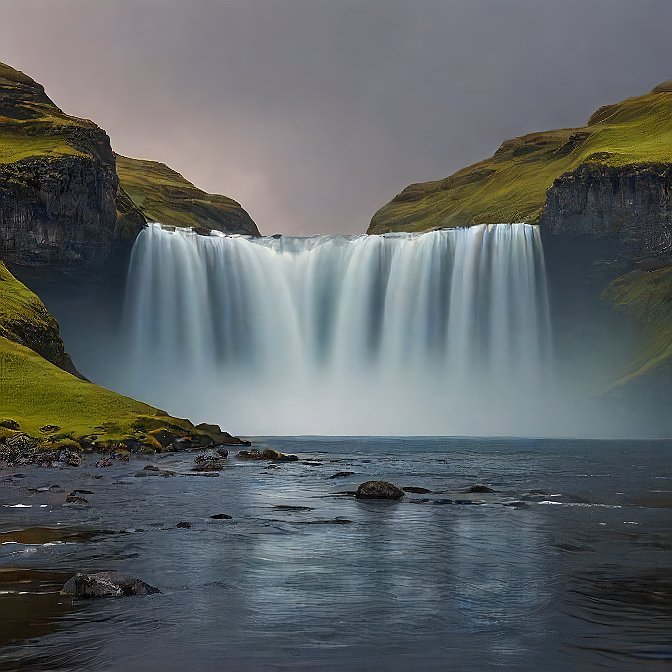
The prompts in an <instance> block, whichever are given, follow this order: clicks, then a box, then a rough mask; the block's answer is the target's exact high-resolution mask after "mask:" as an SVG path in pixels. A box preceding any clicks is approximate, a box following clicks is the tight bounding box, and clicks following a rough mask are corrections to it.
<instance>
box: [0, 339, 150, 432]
mask: <svg viewBox="0 0 672 672" xmlns="http://www.w3.org/2000/svg"><path fill="white" fill-rule="evenodd" d="M156 412H157V411H156V409H154V408H152V407H151V406H148V405H147V404H143V403H141V402H138V401H135V400H133V399H129V398H128V397H124V396H122V395H120V394H116V393H115V392H111V391H110V390H106V389H104V388H102V387H98V386H97V385H93V384H92V383H88V382H86V381H83V380H80V379H79V378H77V377H75V376H73V375H71V374H69V373H66V372H65V371H63V370H62V369H59V368H58V367H56V366H54V365H53V364H51V363H50V362H47V361H46V360H45V359H43V358H42V357H40V356H39V355H38V354H37V353H35V352H33V351H32V350H30V349H28V348H26V347H24V346H22V345H20V344H18V343H14V342H12V341H9V340H8V339H6V338H2V337H0V414H1V415H2V416H3V417H5V416H7V417H11V418H16V420H17V421H18V422H19V423H20V424H21V429H22V430H23V431H24V432H26V433H27V434H30V435H32V436H37V437H39V436H40V431H39V430H40V427H42V426H44V425H47V424H56V425H58V426H59V427H60V428H61V429H60V433H61V434H67V435H68V436H69V437H71V438H72V439H74V440H76V439H78V438H81V437H83V436H89V435H97V436H101V437H103V436H105V437H107V438H123V437H125V436H129V435H132V434H133V433H134V427H135V424H136V423H137V422H138V420H140V419H141V418H143V416H153V415H155V414H156Z"/></svg>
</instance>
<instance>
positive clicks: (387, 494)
mask: <svg viewBox="0 0 672 672" xmlns="http://www.w3.org/2000/svg"><path fill="white" fill-rule="evenodd" d="M355 496H356V497H357V499H401V498H402V497H403V496H404V491H403V490H402V489H401V488H400V487H399V486H397V485H394V483H388V482H387V481H366V483H362V484H361V485H360V486H359V487H358V488H357V494H356V495H355Z"/></svg>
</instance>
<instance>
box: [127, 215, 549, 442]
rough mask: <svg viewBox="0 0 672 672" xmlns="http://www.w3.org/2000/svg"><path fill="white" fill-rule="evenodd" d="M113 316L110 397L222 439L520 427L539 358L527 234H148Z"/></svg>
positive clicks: (539, 275) (542, 281)
mask: <svg viewBox="0 0 672 672" xmlns="http://www.w3.org/2000/svg"><path fill="white" fill-rule="evenodd" d="M124 310H125V318H124V322H123V323H124V325H125V327H126V329H127V333H126V338H127V347H128V352H130V354H131V361H132V365H131V366H130V367H129V370H128V371H127V372H126V373H125V374H124V381H123V387H124V388H125V389H126V391H128V392H130V393H133V394H135V395H136V396H140V397H142V398H144V399H146V400H147V401H150V402H151V403H153V404H157V405H160V406H163V407H165V408H166V409H167V410H170V411H171V412H174V413H178V414H182V415H189V416H190V417H193V418H196V419H201V418H202V419H208V418H209V419H210V420H212V419H218V420H219V421H220V422H221V423H222V425H223V426H225V427H226V428H227V429H229V430H230V431H235V432H238V433H246V432H247V433H253V434H312V433H315V434H342V435H347V434H418V435H420V434H446V435H448V434H450V435H455V434H493V433H494V434H517V433H521V432H524V431H528V432H529V431H530V428H531V427H533V425H530V422H528V423H527V424H528V426H527V427H520V422H521V420H522V419H524V418H527V419H528V421H529V420H530V419H531V418H533V417H534V413H535V410H534V409H535V407H536V406H537V405H538V404H539V403H540V401H541V399H543V390H544V384H545V378H546V375H545V374H546V372H547V369H548V363H549V360H550V338H551V330H550V325H549V309H548V298H547V290H546V277H545V269H544V258H543V249H542V245H541V240H540V235H539V230H538V228H537V227H535V226H532V225H527V224H497V225H488V226H486V225H482V226H475V227H471V228H468V229H452V230H443V231H433V232H428V233H423V234H388V235H385V236H366V235H362V236H336V235H334V236H315V237H310V238H287V237H280V238H259V239H252V238H246V237H239V236H224V235H215V234H213V235H211V236H209V237H208V236H199V235H196V234H194V233H192V232H190V231H185V230H174V231H173V230H166V229H163V228H162V227H161V226H160V225H157V224H154V225H150V226H149V227H148V228H146V229H145V230H144V231H142V232H141V234H140V235H139V236H138V239H137V241H136V243H135V247H134V249H133V253H132V256H131V263H130V268H129V274H128V282H127V297H126V304H125V308H124ZM516 423H518V425H517V427H515V426H514V425H516Z"/></svg>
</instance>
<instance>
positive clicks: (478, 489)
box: [466, 483, 495, 494]
mask: <svg viewBox="0 0 672 672" xmlns="http://www.w3.org/2000/svg"><path fill="white" fill-rule="evenodd" d="M466 492H473V493H481V494H482V493H488V492H495V491H494V490H493V489H492V488H489V487H488V486H487V485H482V484H480V483H478V484H477V485H472V486H471V487H470V488H467V490H466Z"/></svg>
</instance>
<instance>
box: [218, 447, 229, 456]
mask: <svg viewBox="0 0 672 672" xmlns="http://www.w3.org/2000/svg"><path fill="white" fill-rule="evenodd" d="M215 452H216V453H217V455H219V456H220V457H228V456H229V451H228V450H227V449H226V448H224V446H217V447H216V448H215Z"/></svg>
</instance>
